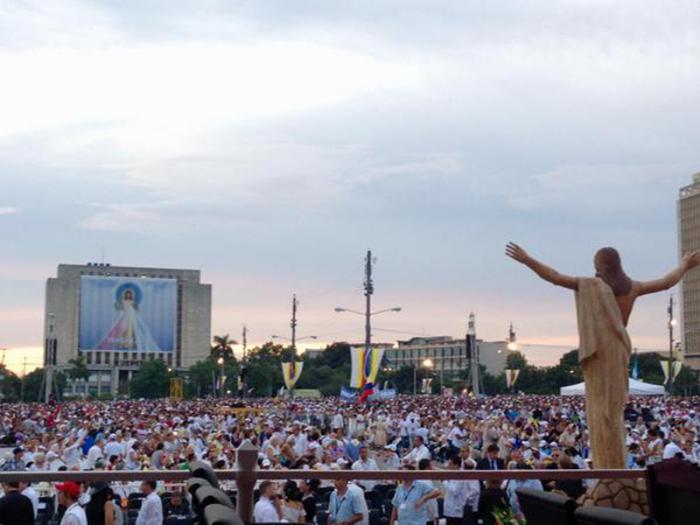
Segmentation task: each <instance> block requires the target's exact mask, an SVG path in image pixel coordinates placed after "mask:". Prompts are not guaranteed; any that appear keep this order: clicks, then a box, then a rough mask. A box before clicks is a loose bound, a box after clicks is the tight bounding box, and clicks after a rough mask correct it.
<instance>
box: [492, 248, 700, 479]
mask: <svg viewBox="0 0 700 525" xmlns="http://www.w3.org/2000/svg"><path fill="white" fill-rule="evenodd" d="M506 255H508V256H509V257H511V258H513V259H515V260H516V261H518V262H520V263H522V264H524V265H525V266H527V267H528V268H530V269H531V270H532V271H533V272H535V273H536V274H537V275H539V276H540V277H542V279H544V280H545V281H549V282H550V283H552V284H556V285H557V286H563V287H564V288H569V289H570V290H574V291H575V292H576V311H577V316H578V331H579V337H580V344H579V362H580V364H581V369H582V370H583V377H584V379H585V381H586V419H587V422H588V431H589V435H590V448H591V453H592V457H593V465H594V467H595V468H598V469H621V468H625V467H626V461H625V458H626V454H625V432H624V429H625V427H624V420H623V412H624V407H625V403H626V402H627V392H628V386H629V385H628V381H629V359H630V351H631V344H630V339H629V336H628V335H627V321H629V318H630V314H631V313H632V307H633V306H634V301H635V300H636V299H637V297H639V296H641V295H646V294H650V293H654V292H660V291H662V290H667V289H669V288H671V287H672V286H674V285H675V284H677V283H678V281H680V280H681V278H682V277H683V275H684V274H685V272H687V271H688V270H690V269H691V268H694V267H696V266H698V264H700V252H694V253H691V254H687V255H685V256H684V257H683V260H682V261H681V264H680V266H679V267H678V268H676V269H675V270H673V271H672V272H671V273H669V274H668V275H666V276H665V277H663V278H661V279H657V280H655V281H647V282H639V281H633V280H632V279H630V278H629V277H628V276H627V275H626V274H625V272H624V270H623V269H622V263H621V261H620V255H619V254H618V253H617V250H615V249H614V248H602V249H600V250H598V252H597V253H596V254H595V258H594V259H593V264H594V266H595V272H596V274H595V277H571V276H569V275H562V274H560V273H559V272H557V271H556V270H554V269H552V268H550V267H549V266H546V265H545V264H542V263H541V262H539V261H537V260H536V259H533V258H532V257H530V255H528V254H527V252H526V251H525V250H523V249H522V248H521V247H520V246H518V245H517V244H514V243H510V244H508V246H507V247H506Z"/></svg>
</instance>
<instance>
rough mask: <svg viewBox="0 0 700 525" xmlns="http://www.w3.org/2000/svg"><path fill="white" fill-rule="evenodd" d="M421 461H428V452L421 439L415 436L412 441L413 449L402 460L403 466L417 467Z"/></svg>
mask: <svg viewBox="0 0 700 525" xmlns="http://www.w3.org/2000/svg"><path fill="white" fill-rule="evenodd" d="M421 459H430V450H428V447H426V446H425V445H424V444H423V438H422V437H420V436H416V437H415V438H414V439H413V449H411V451H410V452H409V453H408V454H406V457H405V458H403V462H404V464H409V465H414V466H415V465H417V464H418V462H419V461H420V460H421Z"/></svg>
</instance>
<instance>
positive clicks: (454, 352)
mask: <svg viewBox="0 0 700 525" xmlns="http://www.w3.org/2000/svg"><path fill="white" fill-rule="evenodd" d="M477 347H478V351H479V364H481V365H483V366H485V367H486V370H487V371H488V372H489V373H490V374H494V375H497V374H500V373H501V372H503V370H504V369H505V367H506V358H507V356H508V342H507V341H494V342H488V341H482V340H480V339H479V340H477ZM385 356H386V359H387V365H388V366H390V367H392V368H401V367H402V366H411V367H413V366H420V365H421V363H423V361H425V360H426V359H428V358H430V360H431V361H432V362H433V370H434V371H435V372H436V373H440V372H442V373H443V374H444V375H445V377H450V376H456V375H458V374H459V372H460V371H462V370H465V369H466V368H468V364H469V363H468V360H467V346H466V341H465V340H464V339H453V338H452V337H447V336H440V337H414V338H412V339H409V340H408V341H399V342H398V346H397V347H396V348H391V349H387V350H386V353H385Z"/></svg>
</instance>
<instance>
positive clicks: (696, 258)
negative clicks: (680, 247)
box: [639, 251, 700, 295]
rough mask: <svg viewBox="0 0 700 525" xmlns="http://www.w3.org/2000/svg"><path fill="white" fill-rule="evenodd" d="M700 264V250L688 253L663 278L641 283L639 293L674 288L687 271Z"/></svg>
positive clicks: (643, 293) (644, 293)
mask: <svg viewBox="0 0 700 525" xmlns="http://www.w3.org/2000/svg"><path fill="white" fill-rule="evenodd" d="M698 264H700V251H697V252H692V253H686V254H685V255H684V256H683V259H682V260H681V264H680V265H679V266H678V268H676V269H675V270H673V271H672V272H669V273H668V274H666V275H665V276H664V277H662V278H661V279H655V280H653V281H645V282H642V283H639V295H646V294H650V293H656V292H661V291H663V290H668V289H669V288H673V287H674V286H675V285H676V284H678V282H679V281H680V280H681V279H682V278H683V276H684V275H685V272H687V271H688V270H691V269H693V268H695V267H696V266H698Z"/></svg>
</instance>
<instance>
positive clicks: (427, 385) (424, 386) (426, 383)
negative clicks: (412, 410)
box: [421, 377, 433, 394]
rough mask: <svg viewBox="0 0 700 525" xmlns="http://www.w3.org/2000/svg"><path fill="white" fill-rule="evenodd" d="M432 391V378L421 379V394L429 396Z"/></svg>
mask: <svg viewBox="0 0 700 525" xmlns="http://www.w3.org/2000/svg"><path fill="white" fill-rule="evenodd" d="M432 389H433V378H432V377H426V378H423V380H422V383H421V393H423V394H430V392H432Z"/></svg>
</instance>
